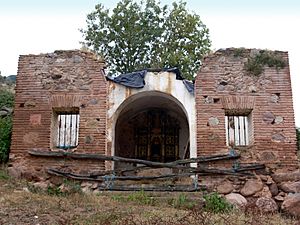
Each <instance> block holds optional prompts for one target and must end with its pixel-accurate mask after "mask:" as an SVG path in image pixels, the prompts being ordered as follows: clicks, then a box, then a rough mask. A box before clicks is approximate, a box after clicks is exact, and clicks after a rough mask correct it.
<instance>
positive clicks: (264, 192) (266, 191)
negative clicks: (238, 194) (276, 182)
mask: <svg viewBox="0 0 300 225" xmlns="http://www.w3.org/2000/svg"><path fill="white" fill-rule="evenodd" d="M254 197H266V198H272V193H271V192H270V190H269V187H268V186H265V187H263V189H262V190H261V191H259V192H257V193H255V194H254Z"/></svg>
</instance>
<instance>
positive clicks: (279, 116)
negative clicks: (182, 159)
mask: <svg viewBox="0 0 300 225" xmlns="http://www.w3.org/2000/svg"><path fill="white" fill-rule="evenodd" d="M262 53H265V51H260V50H256V49H251V50H250V49H225V50H219V51H217V52H215V53H213V54H211V55H209V56H207V57H206V58H205V59H204V60H203V66H202V68H201V70H200V72H199V73H198V75H197V77H196V82H195V88H196V92H195V93H196V111H197V155H198V156H201V155H211V154H217V153H220V152H228V149H229V147H228V146H227V145H226V129H225V113H226V112H228V111H231V112H234V111H236V112H239V111H244V112H245V111H247V110H248V111H249V112H251V113H250V114H249V117H250V120H251V122H250V123H249V126H250V128H251V131H250V132H249V133H250V140H251V141H250V144H249V145H248V146H243V147H239V146H234V148H235V149H237V150H238V151H239V152H240V153H241V155H242V158H241V160H240V163H251V162H252V163H253V162H258V163H265V164H266V165H267V167H268V168H269V169H271V170H277V171H280V170H294V169H295V168H296V167H297V166H298V161H297V156H296V136H295V124H294V111H293V105H292V102H293V101H292V91H291V81H290V71H289V65H288V54H287V52H279V51H276V52H267V53H268V54H271V55H272V57H273V56H274V57H275V59H276V60H277V59H280V60H281V61H282V62H284V66H282V67H281V65H278V66H277V65H276V66H277V67H276V66H275V65H274V66H273V67H271V66H268V65H264V67H263V70H262V72H261V73H260V74H255V75H254V74H253V73H251V71H250V72H249V71H247V69H246V66H247V63H248V60H253V59H258V60H259V59H260V60H262V61H264V60H265V61H266V59H263V57H260V58H259V57H257V58H255V57H256V56H261V55H259V54H262ZM267 63H269V62H267ZM267 63H266V62H265V64H267ZM279 66H280V67H279ZM252 69H253V68H252ZM254 69H255V68H254ZM250 128H249V129H250ZM222 164H225V162H224V163H222ZM228 164H229V165H228V166H232V162H229V163H228Z"/></svg>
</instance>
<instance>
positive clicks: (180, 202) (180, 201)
mask: <svg viewBox="0 0 300 225" xmlns="http://www.w3.org/2000/svg"><path fill="white" fill-rule="evenodd" d="M169 204H171V205H172V206H173V207H174V208H187V209H192V208H194V207H195V206H196V202H195V201H192V200H190V199H188V198H187V196H186V195H185V194H182V193H181V194H180V195H179V196H178V197H177V198H175V199H171V202H170V203H169Z"/></svg>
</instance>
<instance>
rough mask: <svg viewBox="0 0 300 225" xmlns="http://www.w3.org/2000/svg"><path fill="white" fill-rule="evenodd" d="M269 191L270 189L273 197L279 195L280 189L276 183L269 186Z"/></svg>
mask: <svg viewBox="0 0 300 225" xmlns="http://www.w3.org/2000/svg"><path fill="white" fill-rule="evenodd" d="M269 189H270V192H271V194H272V196H276V195H277V194H278V187H277V184H276V183H272V184H271V185H270V186H269Z"/></svg>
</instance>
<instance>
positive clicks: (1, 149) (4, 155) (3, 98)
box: [0, 90, 14, 163]
mask: <svg viewBox="0 0 300 225" xmlns="http://www.w3.org/2000/svg"><path fill="white" fill-rule="evenodd" d="M13 104H14V95H13V93H11V92H9V91H6V90H0V109H1V108H2V107H3V106H6V107H9V108H12V107H13ZM11 131H12V116H11V115H7V116H4V117H0V163H5V162H7V160H8V154H9V148H10V142H11Z"/></svg>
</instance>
